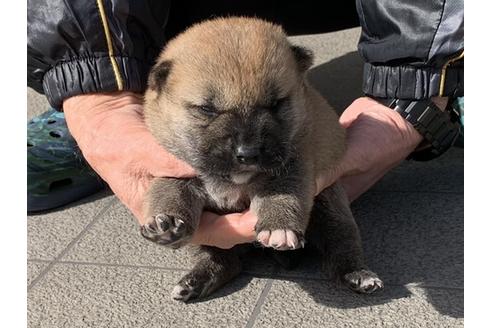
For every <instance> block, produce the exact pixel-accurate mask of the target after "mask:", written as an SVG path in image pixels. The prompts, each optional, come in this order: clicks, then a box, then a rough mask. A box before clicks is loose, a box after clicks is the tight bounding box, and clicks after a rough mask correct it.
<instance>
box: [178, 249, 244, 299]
mask: <svg viewBox="0 0 492 328" xmlns="http://www.w3.org/2000/svg"><path fill="white" fill-rule="evenodd" d="M241 269H242V264H241V261H240V260H239V256H238V254H237V253H236V252H235V251H234V250H226V249H220V248H216V247H209V246H200V247H199V249H198V262H197V263H196V264H195V266H194V267H193V269H191V271H190V272H189V273H188V274H186V275H185V276H184V277H183V278H181V280H180V281H179V282H178V284H177V285H176V286H175V287H174V289H173V291H172V297H173V298H174V299H175V300H179V301H183V302H186V301H188V300H191V299H194V298H202V297H205V296H208V295H210V294H211V293H212V292H214V291H215V290H217V289H218V288H219V287H221V286H222V285H224V284H225V283H227V282H228V281H230V280H231V279H232V278H234V277H236V276H237V275H238V274H239V273H240V272H241Z"/></svg>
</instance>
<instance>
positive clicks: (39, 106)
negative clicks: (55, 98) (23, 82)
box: [27, 88, 49, 121]
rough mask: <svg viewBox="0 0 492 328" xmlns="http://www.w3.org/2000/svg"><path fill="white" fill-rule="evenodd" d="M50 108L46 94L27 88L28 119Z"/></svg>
mask: <svg viewBox="0 0 492 328" xmlns="http://www.w3.org/2000/svg"><path fill="white" fill-rule="evenodd" d="M48 108H49V103H48V101H47V100H46V97H45V96H44V95H41V94H39V93H37V92H36V91H34V90H33V89H31V88H27V120H28V121H29V120H30V119H31V118H33V117H35V116H38V115H40V114H42V113H44V112H45V111H46V110H47V109H48Z"/></svg>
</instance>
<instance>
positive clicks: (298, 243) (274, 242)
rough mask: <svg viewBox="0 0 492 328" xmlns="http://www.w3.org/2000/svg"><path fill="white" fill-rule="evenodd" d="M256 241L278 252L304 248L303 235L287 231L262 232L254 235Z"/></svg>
mask: <svg viewBox="0 0 492 328" xmlns="http://www.w3.org/2000/svg"><path fill="white" fill-rule="evenodd" d="M256 240H258V242H260V243H261V244H262V245H263V246H265V247H272V248H274V249H276V250H279V251H285V250H292V249H298V248H302V247H304V237H303V235H302V234H300V233H296V232H294V231H292V230H289V229H277V230H262V231H260V232H259V233H258V234H257V235H256Z"/></svg>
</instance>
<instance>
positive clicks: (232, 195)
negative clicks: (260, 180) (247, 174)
mask: <svg viewBox="0 0 492 328" xmlns="http://www.w3.org/2000/svg"><path fill="white" fill-rule="evenodd" d="M204 187H205V191H206V193H207V195H208V199H209V204H208V207H210V209H212V210H214V211H217V212H223V213H230V212H242V211H244V210H246V209H247V208H248V207H249V205H250V195H249V190H248V187H247V185H234V184H223V183H214V182H208V183H207V182H206V183H204Z"/></svg>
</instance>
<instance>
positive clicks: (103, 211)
mask: <svg viewBox="0 0 492 328" xmlns="http://www.w3.org/2000/svg"><path fill="white" fill-rule="evenodd" d="M116 202H117V200H116V199H112V200H110V201H109V203H108V204H106V205H105V206H104V207H103V208H102V209H101V210H100V211H99V212H98V213H96V215H94V218H93V219H92V220H91V221H90V222H89V223H88V224H87V225H86V226H85V227H84V229H82V231H81V232H79V234H78V235H77V236H75V238H73V239H72V240H71V241H70V243H68V245H67V246H66V247H65V248H64V249H63V250H62V251H61V252H60V253H59V254H58V255H57V256H56V257H55V258H54V259H53V260H52V261H51V262H49V264H48V266H47V267H46V268H44V269H43V270H42V271H41V272H40V273H39V274H38V276H37V277H36V278H34V279H33V281H32V282H31V283H30V284H29V286H27V291H30V290H31V289H32V288H33V287H34V286H36V284H37V283H38V281H40V280H41V279H42V278H43V277H44V276H45V275H46V274H47V273H48V272H49V271H51V268H53V266H54V265H55V264H56V263H57V262H58V260H59V259H60V258H62V257H63V256H64V255H65V254H66V253H68V251H69V250H70V249H71V248H72V247H73V246H74V245H75V244H76V243H77V242H78V241H79V240H80V239H81V238H82V237H83V236H85V234H86V233H87V231H88V230H89V229H90V228H91V227H92V226H93V225H94V224H95V223H96V222H97V221H98V220H99V218H100V217H101V216H103V215H104V214H105V213H106V212H107V211H108V210H109V209H110V208H111V207H113V205H114V204H116Z"/></svg>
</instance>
